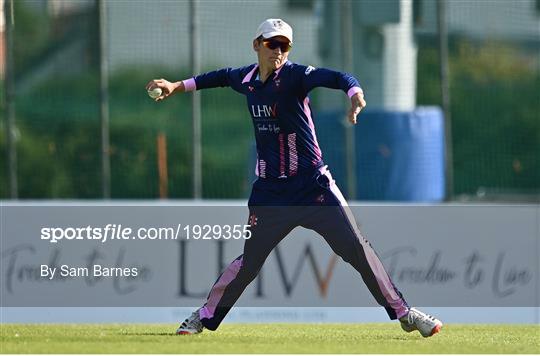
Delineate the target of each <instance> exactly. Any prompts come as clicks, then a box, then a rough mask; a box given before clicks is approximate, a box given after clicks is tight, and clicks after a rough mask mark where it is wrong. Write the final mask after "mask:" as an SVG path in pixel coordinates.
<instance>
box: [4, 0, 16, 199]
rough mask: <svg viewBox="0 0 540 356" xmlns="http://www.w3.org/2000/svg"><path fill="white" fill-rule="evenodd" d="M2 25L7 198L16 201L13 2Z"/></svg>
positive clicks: (6, 8) (8, 3)
mask: <svg viewBox="0 0 540 356" xmlns="http://www.w3.org/2000/svg"><path fill="white" fill-rule="evenodd" d="M4 19H5V21H4V24H5V36H6V37H5V38H6V67H5V70H6V72H5V81H4V86H5V91H6V94H5V95H6V108H5V110H6V118H7V127H6V138H7V151H8V167H7V168H8V174H9V196H10V198H11V199H17V198H18V196H19V192H18V191H19V188H18V184H17V142H16V141H17V137H16V130H17V128H16V126H15V87H14V80H13V76H14V63H13V44H14V41H13V31H14V29H15V17H14V9H13V0H6V1H5V2H4Z"/></svg>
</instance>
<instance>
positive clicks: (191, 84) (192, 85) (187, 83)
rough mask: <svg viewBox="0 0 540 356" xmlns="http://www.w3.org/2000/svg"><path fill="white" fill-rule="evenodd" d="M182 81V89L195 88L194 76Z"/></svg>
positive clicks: (192, 89)
mask: <svg viewBox="0 0 540 356" xmlns="http://www.w3.org/2000/svg"><path fill="white" fill-rule="evenodd" d="M182 83H184V90H185V91H194V90H197V83H195V78H190V79H186V80H183V81H182Z"/></svg>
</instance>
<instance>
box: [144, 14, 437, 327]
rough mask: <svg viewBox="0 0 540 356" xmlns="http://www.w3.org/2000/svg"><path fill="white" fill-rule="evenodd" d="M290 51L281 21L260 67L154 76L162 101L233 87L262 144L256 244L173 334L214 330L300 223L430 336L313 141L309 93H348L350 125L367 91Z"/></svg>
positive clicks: (260, 39) (398, 314)
mask: <svg viewBox="0 0 540 356" xmlns="http://www.w3.org/2000/svg"><path fill="white" fill-rule="evenodd" d="M292 45H293V31H292V28H291V27H290V26H289V25H288V24H287V23H286V22H285V21H283V20H281V19H267V20H265V21H264V22H263V23H262V24H261V25H260V26H259V28H258V29H257V32H256V34H255V36H254V40H253V50H254V51H255V53H256V54H257V59H258V62H257V63H256V64H251V65H248V66H246V67H242V68H237V69H231V68H226V69H221V70H217V71H213V72H209V73H205V74H200V75H197V76H195V77H194V78H190V79H187V80H183V81H179V82H174V83H173V82H169V81H167V80H165V79H156V80H152V81H150V82H149V83H148V84H147V86H146V89H147V90H153V89H155V88H161V89H162V94H161V95H160V96H159V97H157V98H156V99H155V100H156V101H161V100H164V99H166V98H169V97H170V96H172V95H173V94H176V93H183V92H189V91H193V90H202V89H207V88H215V87H231V88H232V89H233V90H235V91H237V92H239V93H240V94H243V95H245V96H246V100H247V107H248V111H249V113H250V115H251V119H252V123H253V126H254V130H255V140H256V144H257V165H256V173H257V176H258V179H257V180H256V181H255V182H254V184H253V189H252V192H251V195H250V198H249V203H248V205H249V214H250V216H249V223H250V226H251V227H250V229H251V233H252V234H251V238H250V239H248V240H246V241H245V244H244V251H243V254H242V255H241V256H239V257H238V258H236V259H235V260H234V261H232V263H231V264H230V265H229V266H228V267H227V268H226V269H225V270H224V271H223V273H222V274H221V276H220V277H219V278H218V280H217V281H216V282H215V284H214V285H213V287H212V289H211V291H210V293H209V295H208V298H207V300H206V303H204V305H203V306H202V307H201V308H199V309H198V310H196V311H195V312H194V313H193V314H192V315H191V316H190V317H189V318H187V319H186V320H185V321H184V322H183V323H182V324H181V325H180V327H179V328H178V330H177V334H197V333H200V332H202V331H203V329H205V328H206V329H209V330H216V329H217V328H218V326H219V325H220V323H221V322H222V321H223V319H224V318H225V316H226V315H227V313H228V312H229V310H230V309H231V308H232V306H233V305H234V303H235V302H236V301H237V299H238V298H239V297H240V295H241V294H242V292H243V291H244V289H245V288H246V287H247V286H248V285H249V283H250V282H251V281H252V280H253V279H254V278H255V277H256V276H257V274H258V272H259V270H260V269H261V267H262V265H263V263H264V261H265V260H266V258H267V257H268V255H269V254H270V252H271V251H272V250H273V249H274V247H275V246H276V245H277V244H278V243H279V242H280V241H281V240H282V239H283V238H284V237H285V236H286V235H287V234H288V233H289V232H290V231H291V230H292V229H294V228H295V227H297V226H302V227H305V228H308V229H312V230H314V231H316V232H317V233H319V234H320V235H322V236H323V237H324V239H325V240H326V241H327V243H328V244H329V245H330V247H331V248H332V250H333V251H334V252H335V253H336V254H338V255H339V256H341V258H343V260H344V261H346V262H348V263H350V264H351V265H352V266H353V267H354V268H355V269H356V270H357V271H358V272H359V273H360V275H361V277H362V279H363V280H364V283H365V284H366V286H367V287H368V289H369V291H370V292H371V294H372V295H373V297H374V298H375V300H376V301H377V302H378V304H380V305H381V306H382V307H384V308H385V309H386V311H387V313H388V315H389V317H390V319H398V320H399V321H400V322H401V326H402V328H403V329H404V330H405V331H407V332H412V331H414V330H418V331H419V332H420V333H421V334H422V336H424V337H428V336H431V335H433V334H435V333H437V332H438V331H439V330H440V329H441V327H442V323H441V322H440V321H439V320H437V319H435V318H433V317H432V316H430V315H427V314H425V313H423V312H421V311H419V310H418V309H415V308H410V307H409V306H408V304H407V302H406V301H405V299H404V298H403V296H402V294H401V293H400V292H399V290H398V289H397V288H396V287H395V286H394V283H393V282H392V280H391V279H390V277H389V275H388V273H387V272H386V270H385V268H384V266H383V264H382V263H381V261H380V259H379V257H378V256H377V254H376V253H375V251H374V250H373V248H372V247H371V245H370V243H369V241H367V240H366V239H365V238H364V237H363V236H362V234H361V232H360V230H359V229H358V226H357V224H356V222H355V220H354V217H353V215H352V214H351V212H350V210H349V208H348V206H347V202H346V201H345V199H344V198H343V195H342V194H341V192H340V191H339V189H338V187H337V186H336V184H335V182H334V180H333V179H332V175H331V174H330V171H329V170H328V168H327V166H326V165H325V164H324V163H323V159H322V154H321V149H320V148H319V144H318V142H317V136H316V134H315V126H314V124H313V117H312V114H311V106H310V102H309V97H308V94H309V92H310V91H311V90H312V89H314V88H317V87H325V88H330V89H340V90H342V91H343V92H344V93H346V94H347V95H348V96H349V98H350V100H351V108H350V110H349V112H348V120H349V121H350V122H351V123H353V124H356V117H357V115H358V114H359V113H360V111H361V110H362V109H363V108H364V107H365V106H366V101H365V99H364V93H363V91H362V89H361V88H360V85H359V84H358V81H357V80H356V79H355V78H354V77H353V76H351V75H350V74H346V73H340V72H337V71H333V70H329V69H324V68H314V67H312V66H305V65H300V64H296V63H293V62H290V61H289V60H288V55H289V53H290V51H291V48H292ZM300 206H301V207H307V208H298V207H300ZM295 207H297V208H295Z"/></svg>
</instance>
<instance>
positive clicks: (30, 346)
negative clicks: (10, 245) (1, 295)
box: [0, 323, 540, 354]
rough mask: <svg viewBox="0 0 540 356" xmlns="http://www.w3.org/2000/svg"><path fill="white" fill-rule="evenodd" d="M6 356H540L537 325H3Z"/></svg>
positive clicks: (0, 340) (0, 341)
mask: <svg viewBox="0 0 540 356" xmlns="http://www.w3.org/2000/svg"><path fill="white" fill-rule="evenodd" d="M0 327H1V338H0V351H1V353H126V354H129V353H148V354H150V353H274V354H279V353H431V354H435V353H538V352H540V346H539V341H540V327H539V326H538V325H456V324H452V325H445V327H444V328H443V330H442V331H441V333H439V334H437V335H435V336H434V337H431V338H427V339H424V338H423V337H421V336H420V334H418V333H417V332H414V333H411V334H407V333H405V332H403V331H402V330H401V329H400V328H399V325H397V324H393V323H386V324H250V325H248V324H225V325H223V326H222V327H220V329H219V330H218V331H216V332H210V331H205V332H204V333H202V334H199V335H189V336H177V335H175V334H174V330H175V325H163V324H148V325H140V324H138V325H132V324H62V325H51V324H39V325H38V324H2V325H1V326H0Z"/></svg>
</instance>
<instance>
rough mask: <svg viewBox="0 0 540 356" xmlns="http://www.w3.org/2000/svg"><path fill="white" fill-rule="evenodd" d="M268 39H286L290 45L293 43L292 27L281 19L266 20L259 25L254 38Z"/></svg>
mask: <svg viewBox="0 0 540 356" xmlns="http://www.w3.org/2000/svg"><path fill="white" fill-rule="evenodd" d="M260 36H263V38H270V37H275V36H283V37H286V38H287V39H288V40H289V41H290V42H291V43H292V41H293V36H292V27H291V26H289V24H288V23H286V22H285V21H283V20H282V19H267V20H264V21H263V23H261V24H260V25H259V28H258V29H257V33H256V34H255V38H259V37H260Z"/></svg>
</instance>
